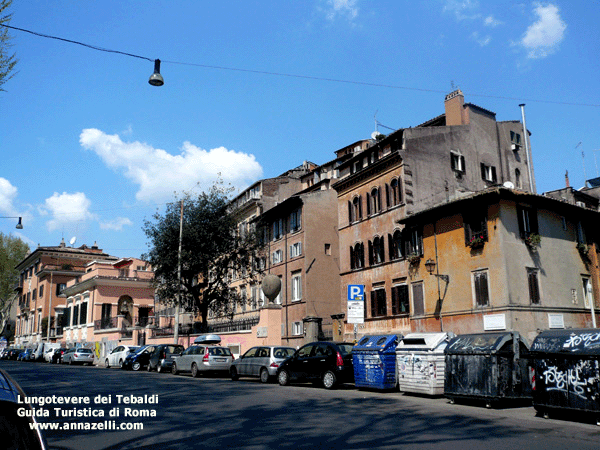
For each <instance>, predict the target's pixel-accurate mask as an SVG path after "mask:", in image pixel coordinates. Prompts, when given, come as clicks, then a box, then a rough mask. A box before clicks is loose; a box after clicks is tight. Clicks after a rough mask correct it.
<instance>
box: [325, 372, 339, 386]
mask: <svg viewBox="0 0 600 450" xmlns="http://www.w3.org/2000/svg"><path fill="white" fill-rule="evenodd" d="M336 383H337V379H336V377H335V374H334V373H333V372H332V371H331V370H328V371H327V372H325V374H324V375H323V387H324V388H325V389H332V388H334V387H335V384H336Z"/></svg>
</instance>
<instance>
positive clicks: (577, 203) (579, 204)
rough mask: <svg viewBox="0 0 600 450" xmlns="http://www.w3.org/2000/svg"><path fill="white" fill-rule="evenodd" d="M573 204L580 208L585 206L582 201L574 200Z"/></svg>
mask: <svg viewBox="0 0 600 450" xmlns="http://www.w3.org/2000/svg"><path fill="white" fill-rule="evenodd" d="M575 204H576V205H577V206H580V207H582V208H585V203H583V202H576V203H575Z"/></svg>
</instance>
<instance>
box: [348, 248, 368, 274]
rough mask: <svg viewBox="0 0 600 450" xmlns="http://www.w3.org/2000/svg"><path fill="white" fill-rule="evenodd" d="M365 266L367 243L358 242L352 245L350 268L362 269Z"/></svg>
mask: <svg viewBox="0 0 600 450" xmlns="http://www.w3.org/2000/svg"><path fill="white" fill-rule="evenodd" d="M364 266H365V245H364V244H363V243H360V242H359V243H358V244H356V245H354V247H350V268H351V269H362V268H363V267H364Z"/></svg>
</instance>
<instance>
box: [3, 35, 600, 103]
mask: <svg viewBox="0 0 600 450" xmlns="http://www.w3.org/2000/svg"><path fill="white" fill-rule="evenodd" d="M0 25H1V26H3V27H6V28H10V29H13V30H18V31H23V32H25V33H30V34H33V35H35V36H39V37H44V38H48V39H55V40H59V41H63V42H68V43H71V44H77V45H82V46H84V47H87V48H90V49H92V50H97V51H102V52H109V53H117V54H121V55H125V56H131V57H134V58H139V59H144V60H147V61H151V62H153V61H155V59H152V58H148V57H146V56H140V55H135V54H133V53H127V52H123V51H120V50H111V49H107V48H103V47H98V46H96V45H90V44H85V43H83V42H79V41H75V40H72V39H65V38H61V37H57V36H51V35H48V34H44V33H38V32H36V31H31V30H27V29H25V28H19V27H14V26H11V25H6V24H0ZM161 63H163V64H164V63H167V64H176V65H183V66H191V67H202V68H206V69H215V70H228V71H235V72H245V73H253V74H257V75H271V76H278V77H287V78H299V79H305V80H314V81H326V82H331V83H345V84H354V85H359V86H370V87H380V88H388V89H402V90H407V91H415V92H429V93H436V94H446V93H447V91H445V90H441V89H430V88H421V87H410V86H398V85H393V84H383V83H374V82H368V81H357V80H345V79H341V78H328V77H319V76H313V75H299V74H293V73H285V72H274V71H267V70H256V69H245V68H239V67H227V66H217V65H210V64H199V63H190V62H182V61H171V60H161ZM464 93H465V94H467V95H469V96H471V97H483V98H494V99H499V100H511V101H519V102H523V101H526V102H534V103H547V104H555V105H565V106H589V107H595V108H598V107H600V104H598V103H581V102H567V101H558V100H543V99H533V98H525V97H508V96H502V95H491V94H478V93H473V92H469V91H465V92H464Z"/></svg>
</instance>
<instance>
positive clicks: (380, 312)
mask: <svg viewBox="0 0 600 450" xmlns="http://www.w3.org/2000/svg"><path fill="white" fill-rule="evenodd" d="M386 315H387V305H386V299H385V289H375V290H374V291H371V317H381V316H386Z"/></svg>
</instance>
